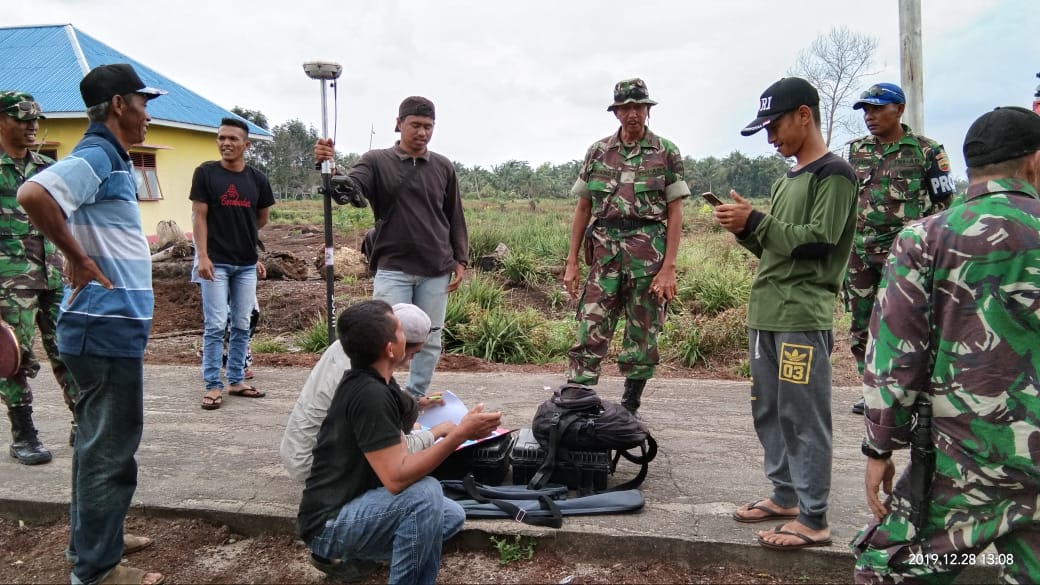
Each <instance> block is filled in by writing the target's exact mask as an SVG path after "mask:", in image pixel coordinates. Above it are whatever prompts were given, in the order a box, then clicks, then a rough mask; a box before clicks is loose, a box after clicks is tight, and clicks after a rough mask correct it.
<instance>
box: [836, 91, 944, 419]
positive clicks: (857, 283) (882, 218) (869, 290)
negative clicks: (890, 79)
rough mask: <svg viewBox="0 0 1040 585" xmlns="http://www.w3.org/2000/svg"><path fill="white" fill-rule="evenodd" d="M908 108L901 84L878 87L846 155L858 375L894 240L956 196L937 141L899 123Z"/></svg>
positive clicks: (863, 97)
mask: <svg viewBox="0 0 1040 585" xmlns="http://www.w3.org/2000/svg"><path fill="white" fill-rule="evenodd" d="M905 104H906V96H905V95H903V89H902V88H901V87H899V86H898V85H896V84H894V83H876V84H874V85H872V86H870V87H869V88H867V90H866V91H864V92H863V93H862V94H860V96H859V99H858V100H857V101H856V103H854V104H853V105H852V108H853V109H855V110H862V111H863V122H864V124H866V126H867V130H868V131H869V132H870V134H868V135H867V136H864V137H862V138H857V139H856V140H852V141H850V142H849V144H848V151H847V155H846V158H847V159H848V161H849V163H850V164H851V165H852V168H853V169H854V170H855V171H856V176H857V177H859V202H858V204H857V209H858V212H857V217H856V238H855V240H854V242H853V245H852V253H851V254H850V255H849V268H848V271H847V273H846V275H845V284H844V293H845V294H844V297H845V302H846V308H847V309H848V311H849V312H850V313H851V315H852V323H851V325H850V327H849V349H850V350H851V351H852V356H853V357H854V358H855V360H856V366H857V367H858V368H859V373H860V375H862V374H863V360H864V357H865V354H866V349H867V327H868V326H869V325H870V315H871V313H872V312H873V309H874V297H875V296H876V295H877V287H878V284H879V283H880V282H881V273H882V271H883V269H884V266H885V260H886V259H887V258H888V251H889V248H891V247H892V241H893V240H894V239H895V237H896V234H898V233H899V231H900V230H902V229H903V226H904V225H906V224H908V223H910V222H912V221H917V220H918V219H921V218H922V217H925V216H928V215H931V214H933V213H936V212H938V211H942V210H943V209H945V208H946V205H947V204H948V203H949V200H950V196H951V195H953V192H954V186H953V177H952V176H950V159H949V157H947V156H946V151H945V150H944V149H943V146H942V144H939V143H938V142H936V141H934V140H932V139H931V138H928V137H925V136H921V135H919V134H914V132H913V130H911V129H910V127H909V126H907V125H906V124H903V123H901V122H900V119H901V118H902V116H903V110H904V108H905V107H906V106H905ZM852 412H853V414H863V400H862V399H860V400H858V401H856V402H855V403H854V404H853V405H852Z"/></svg>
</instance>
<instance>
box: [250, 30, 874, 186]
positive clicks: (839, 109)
mask: <svg viewBox="0 0 1040 585" xmlns="http://www.w3.org/2000/svg"><path fill="white" fill-rule="evenodd" d="M877 46H878V39H877V38H875V37H871V36H869V35H865V34H862V33H859V32H856V31H853V30H850V29H848V28H846V27H835V28H831V29H830V30H829V31H828V32H827V33H825V34H821V35H820V36H818V37H817V38H816V40H815V41H813V43H812V44H811V45H810V46H809V47H807V48H806V49H804V50H803V51H802V52H801V53H799V55H798V58H797V60H796V62H795V63H794V65H793V67H791V69H790V71H788V74H789V75H798V76H800V77H804V78H806V79H808V80H809V81H810V82H811V83H812V84H813V85H814V86H815V87H816V88H818V89H819V91H820V110H821V117H822V118H823V119H822V122H823V132H824V137H825V140H826V142H827V145H828V146H829V147H831V148H832V150H835V149H836V148H835V146H836V145H840V144H842V143H843V142H844V141H845V140H847V139H848V138H851V137H853V136H856V135H859V134H862V133H863V131H862V129H861V128H860V126H859V123H858V115H859V114H858V113H857V112H855V111H854V110H852V107H851V106H852V103H853V101H854V100H855V98H856V96H857V95H858V92H860V91H862V90H863V89H866V86H868V85H869V83H868V79H870V78H871V77H872V76H874V75H875V73H876V72H875V71H873V70H872V65H873V62H874V54H875V52H876V51H877ZM232 111H233V112H235V113H236V114H238V115H240V116H242V117H244V118H246V119H248V120H250V121H251V122H253V123H254V124H256V125H257V126H260V127H262V128H264V129H266V130H270V131H271V133H272V134H274V140H272V141H257V142H254V143H253V147H252V148H251V149H250V151H249V152H247V154H246V156H247V159H248V161H249V162H250V164H253V165H254V166H256V167H258V168H259V169H260V170H262V171H264V172H265V173H267V176H268V178H269V179H270V181H271V187H272V188H273V189H274V190H275V194H276V196H278V197H280V198H291V199H298V198H301V197H310V196H311V195H313V194H314V193H316V192H317V189H318V184H319V182H320V175H319V174H318V173H316V172H315V171H314V161H313V155H312V152H313V145H314V141H315V140H317V139H318V131H317V130H316V129H315V128H314V127H308V126H306V125H305V124H304V123H303V122H301V121H299V120H289V121H288V122H285V123H284V124H280V125H278V126H275V127H273V128H272V127H270V125H269V124H268V120H267V117H266V116H264V115H263V114H262V113H260V112H258V111H255V110H247V109H243V108H238V107H236V108H234V109H233V110H232ZM359 156H360V155H358V154H356V153H351V154H345V155H337V157H338V158H337V163H338V164H339V165H340V166H341V167H349V166H350V165H351V164H353V163H354V162H355V161H357V159H358V158H359ZM683 160H684V164H685V171H686V182H687V183H689V185H690V190H691V191H693V192H694V193H702V192H704V191H713V192H715V193H720V194H725V193H727V192H728V191H729V190H730V189H735V190H736V191H738V192H739V193H741V194H743V195H745V196H748V197H766V196H768V194H769V188H770V186H771V185H772V183H773V181H774V180H776V178H777V177H779V176H780V175H781V174H782V173H783V172H785V171H786V170H787V167H788V163H787V162H786V161H785V160H784V159H783V158H782V157H780V156H779V155H770V156H757V157H754V158H750V157H748V156H746V155H744V154H743V153H740V152H737V151H734V152H731V153H730V154H729V155H728V156H726V157H723V158H718V157H714V156H709V157H707V158H702V159H692V158H690V157H685V158H684V159H683ZM580 166H581V162H580V161H576V160H573V161H570V162H566V163H562V164H556V165H554V164H550V163H543V164H541V165H538V166H537V167H532V166H531V165H530V163H528V162H527V161H522V160H509V161H506V162H503V163H501V164H497V165H493V166H491V168H484V167H481V166H473V167H467V166H466V165H464V164H461V163H457V162H456V163H455V170H456V171H457V172H458V176H459V189H460V191H461V192H462V194H463V197H466V198H473V199H486V198H508V199H531V200H534V199H538V198H554V197H567V196H568V194H569V192H570V188H571V186H572V185H573V184H574V181H575V179H576V178H577V176H578V169H579V167H580Z"/></svg>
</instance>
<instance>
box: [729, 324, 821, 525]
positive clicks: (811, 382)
mask: <svg viewBox="0 0 1040 585" xmlns="http://www.w3.org/2000/svg"><path fill="white" fill-rule="evenodd" d="M749 337H750V345H751V378H752V383H751V415H752V417H753V418H754V421H755V432H756V433H758V440H759V441H760V442H761V443H762V448H763V449H764V450H765V463H764V469H765V473H766V477H767V478H769V480H770V481H771V482H773V496H772V499H773V501H774V502H776V504H777V505H778V506H782V507H784V508H790V507H794V506H796V505H797V506H798V521H799V522H801V523H802V524H805V525H806V526H808V527H810V528H813V529H815V530H819V529H823V528H826V527H827V498H828V496H829V495H830V491H831V362H830V355H831V351H832V350H833V349H834V333H833V332H831V331H795V332H773V331H760V330H757V329H751V330H750V331H749Z"/></svg>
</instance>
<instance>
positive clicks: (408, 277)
mask: <svg viewBox="0 0 1040 585" xmlns="http://www.w3.org/2000/svg"><path fill="white" fill-rule="evenodd" d="M451 276H452V274H451V273H448V274H445V275H443V276H415V275H412V274H405V273H404V272H400V271H396V270H382V269H380V270H379V271H377V272H376V278H375V282H373V284H372V289H373V290H372V298H375V299H379V300H381V301H386V302H387V303H390V304H391V305H395V304H397V303H411V304H413V305H415V306H417V307H419V308H420V309H422V310H423V311H425V312H426V314H427V315H429V316H430V327H432V328H433V332H432V333H430V336H429V337H427V338H426V345H425V346H423V348H422V351H420V352H419V353H417V354H415V357H413V358H412V363H411V367H410V369H409V372H408V383H407V384H406V385H405V389H406V390H408V391H409V392H411V393H412V394H418V395H420V396H422V395H425V394H426V391H427V390H429V388H430V380H432V379H433V370H434V368H436V367H437V360H439V359H440V358H441V329H443V328H444V312H445V311H446V310H447V309H448V283H450V282H451Z"/></svg>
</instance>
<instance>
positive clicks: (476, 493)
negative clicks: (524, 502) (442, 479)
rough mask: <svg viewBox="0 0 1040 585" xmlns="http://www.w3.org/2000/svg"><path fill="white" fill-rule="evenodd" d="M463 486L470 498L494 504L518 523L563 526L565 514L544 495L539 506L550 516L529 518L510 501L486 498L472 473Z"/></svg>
mask: <svg viewBox="0 0 1040 585" xmlns="http://www.w3.org/2000/svg"><path fill="white" fill-rule="evenodd" d="M462 485H463V486H464V487H465V488H466V493H467V494H468V495H469V497H471V498H473V499H474V500H476V501H478V502H480V503H481V504H494V505H495V506H496V507H498V509H499V510H502V511H503V512H505V513H506V514H508V515H509V517H510V518H512V519H513V520H516V521H517V522H523V523H524V524H530V525H531V526H548V527H550V528H559V527H561V526H563V514H562V513H561V512H560V507H559V506H557V505H556V502H554V501H553V500H552V498H550V497H549V496H548V495H546V494H544V493H541V494H538V498H537V499H538V505H539V506H541V508H542V509H543V510H548V511H549V514H550V515H549V516H528V515H527V510H525V509H523V508H521V507H519V506H517V505H516V504H514V503H512V502H510V501H508V500H500V499H497V498H487V497H484V495H483V494H481V493H480V490H478V489H477V487H476V481H475V480H474V479H473V474H471V473H467V474H466V477H464V478H463V479H462Z"/></svg>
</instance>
